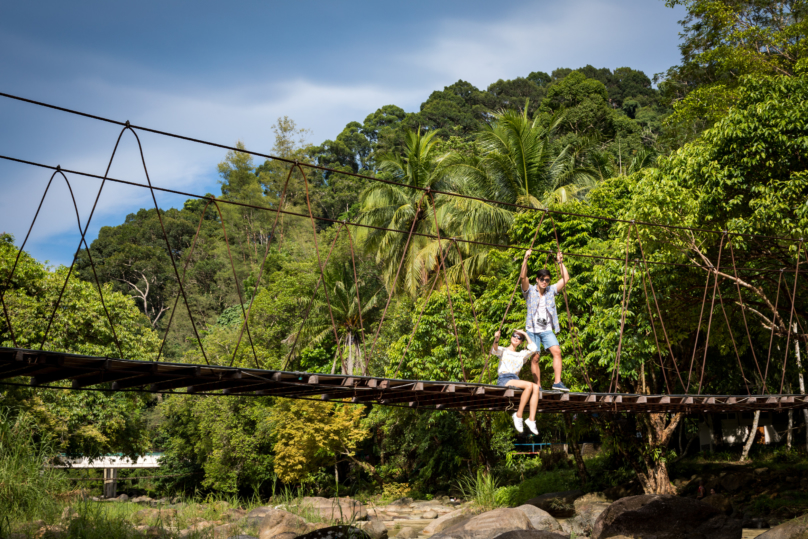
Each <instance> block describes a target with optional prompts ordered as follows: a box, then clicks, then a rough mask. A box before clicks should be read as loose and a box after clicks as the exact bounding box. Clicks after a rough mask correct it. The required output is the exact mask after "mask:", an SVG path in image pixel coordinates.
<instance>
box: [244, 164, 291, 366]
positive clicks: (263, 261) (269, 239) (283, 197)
mask: <svg viewBox="0 0 808 539" xmlns="http://www.w3.org/2000/svg"><path fill="white" fill-rule="evenodd" d="M294 169H295V167H289V174H287V175H286V181H284V182H283V189H282V190H281V197H280V199H278V210H277V211H276V212H275V220H274V221H273V223H272V230H271V231H270V233H269V236H267V246H266V248H265V249H264V258H262V259H261V267H260V268H259V269H258V279H257V280H256V281H255V287H254V288H253V293H252V296H251V297H250V305H249V306H248V307H247V314H246V316H245V318H244V321H243V322H242V323H241V329H240V330H239V333H238V340H237V341H236V347H235V350H234V352H233V358H235V357H236V352H238V348H239V346H240V345H241V339H242V337H243V336H244V328H245V327H246V326H247V320H249V318H250V313H252V307H253V303H254V302H255V296H257V295H258V287H259V286H260V285H261V278H262V277H263V276H264V265H265V264H266V262H267V257H268V256H269V246H270V244H271V243H272V241H273V240H274V239H275V227H276V226H277V224H278V217H279V216H280V214H281V213H280V212H281V208H283V203H284V201H285V200H286V188H287V187H288V186H289V178H291V177H292V171H294ZM278 250H279V251H280V247H278ZM251 344H252V343H251ZM253 350H254V349H253ZM231 363H232V361H231Z"/></svg>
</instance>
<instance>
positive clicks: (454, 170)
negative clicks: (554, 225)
mask: <svg viewBox="0 0 808 539" xmlns="http://www.w3.org/2000/svg"><path fill="white" fill-rule="evenodd" d="M495 118H496V121H495V122H494V123H493V124H491V125H490V126H486V127H485V128H484V129H483V131H482V132H481V133H480V134H479V135H478V138H477V143H478V145H479V147H480V150H481V156H480V157H476V156H473V157H466V156H459V155H454V156H452V157H450V158H447V160H446V162H444V163H442V164H443V166H444V167H446V168H447V170H448V171H449V173H450V174H451V175H452V176H453V178H454V181H455V182H456V183H457V184H458V185H459V186H460V188H461V189H466V190H471V191H474V192H479V193H484V194H485V198H488V199H492V200H498V201H501V202H506V203H510V204H518V205H521V206H529V207H533V208H544V207H546V206H548V205H549V204H550V203H552V202H558V201H566V200H571V199H573V198H579V197H580V196H581V195H582V194H583V193H584V192H586V190H588V189H589V188H591V187H592V186H593V185H594V178H593V176H592V174H591V173H590V171H589V170H587V169H584V168H581V167H577V166H576V164H575V158H574V155H573V152H572V148H571V147H569V146H567V147H565V148H563V149H562V150H561V151H560V152H556V151H555V150H554V144H553V140H552V135H553V131H554V130H555V128H556V127H557V126H558V125H559V123H560V122H561V120H562V116H561V115H556V116H555V117H554V118H552V119H551V121H550V122H549V124H548V125H542V123H540V122H539V117H538V116H537V117H536V118H534V119H533V120H531V119H530V118H529V117H528V115H527V108H525V111H524V112H521V113H520V112H518V111H514V110H507V111H504V112H500V113H497V114H495Z"/></svg>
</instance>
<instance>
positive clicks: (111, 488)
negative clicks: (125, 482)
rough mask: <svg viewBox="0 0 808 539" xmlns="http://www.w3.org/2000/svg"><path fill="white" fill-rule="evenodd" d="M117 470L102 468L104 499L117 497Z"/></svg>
mask: <svg viewBox="0 0 808 539" xmlns="http://www.w3.org/2000/svg"><path fill="white" fill-rule="evenodd" d="M117 483H118V469H117V468H104V498H114V497H116V496H117V486H118V485H117Z"/></svg>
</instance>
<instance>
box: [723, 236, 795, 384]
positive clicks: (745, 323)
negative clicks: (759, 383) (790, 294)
mask: <svg viewBox="0 0 808 539" xmlns="http://www.w3.org/2000/svg"><path fill="white" fill-rule="evenodd" d="M729 254H730V257H731V259H732V274H733V276H734V277H735V288H736V290H737V291H738V301H740V302H741V316H742V317H743V327H744V328H745V329H746V338H747V339H748V341H749V350H750V351H751V352H752V359H754V360H755V367H757V371H758V376H760V378H761V379H762V380H763V392H764V393H765V392H766V376H765V375H764V374H763V373H762V372H760V364H759V363H758V359H757V354H756V353H755V347H754V345H753V344H752V334H751V332H750V331H749V322H748V321H747V320H746V307H745V306H744V303H743V295H742V294H741V285H740V284H739V283H738V269H737V267H736V264H735V246H734V245H733V244H732V239H730V241H729ZM782 276H783V273H782V271H781V272H780V278H782ZM777 293H778V295H779V294H780V288H779V286H778V289H777ZM775 318H777V312H776V311H775V312H774V314H773V318H772V324H774V321H775V320H774V319H775ZM733 344H734V343H733ZM766 369H767V371H768V360H767V361H766Z"/></svg>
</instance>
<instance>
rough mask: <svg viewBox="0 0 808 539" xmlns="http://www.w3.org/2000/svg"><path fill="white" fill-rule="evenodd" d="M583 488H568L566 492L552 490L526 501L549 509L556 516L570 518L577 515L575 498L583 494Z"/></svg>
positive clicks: (545, 509) (544, 509)
mask: <svg viewBox="0 0 808 539" xmlns="http://www.w3.org/2000/svg"><path fill="white" fill-rule="evenodd" d="M583 494H584V492H583V491H582V490H567V491H564V492H550V493H547V494H542V495H541V496H538V497H536V498H533V499H531V500H528V501H527V502H525V503H526V504H528V505H535V506H536V507H538V508H539V509H541V510H543V511H547V512H548V513H550V514H551V515H552V516H554V517H555V518H570V517H571V516H573V515H575V506H574V505H573V504H574V503H575V500H577V499H578V498H580V497H581V496H583Z"/></svg>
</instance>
